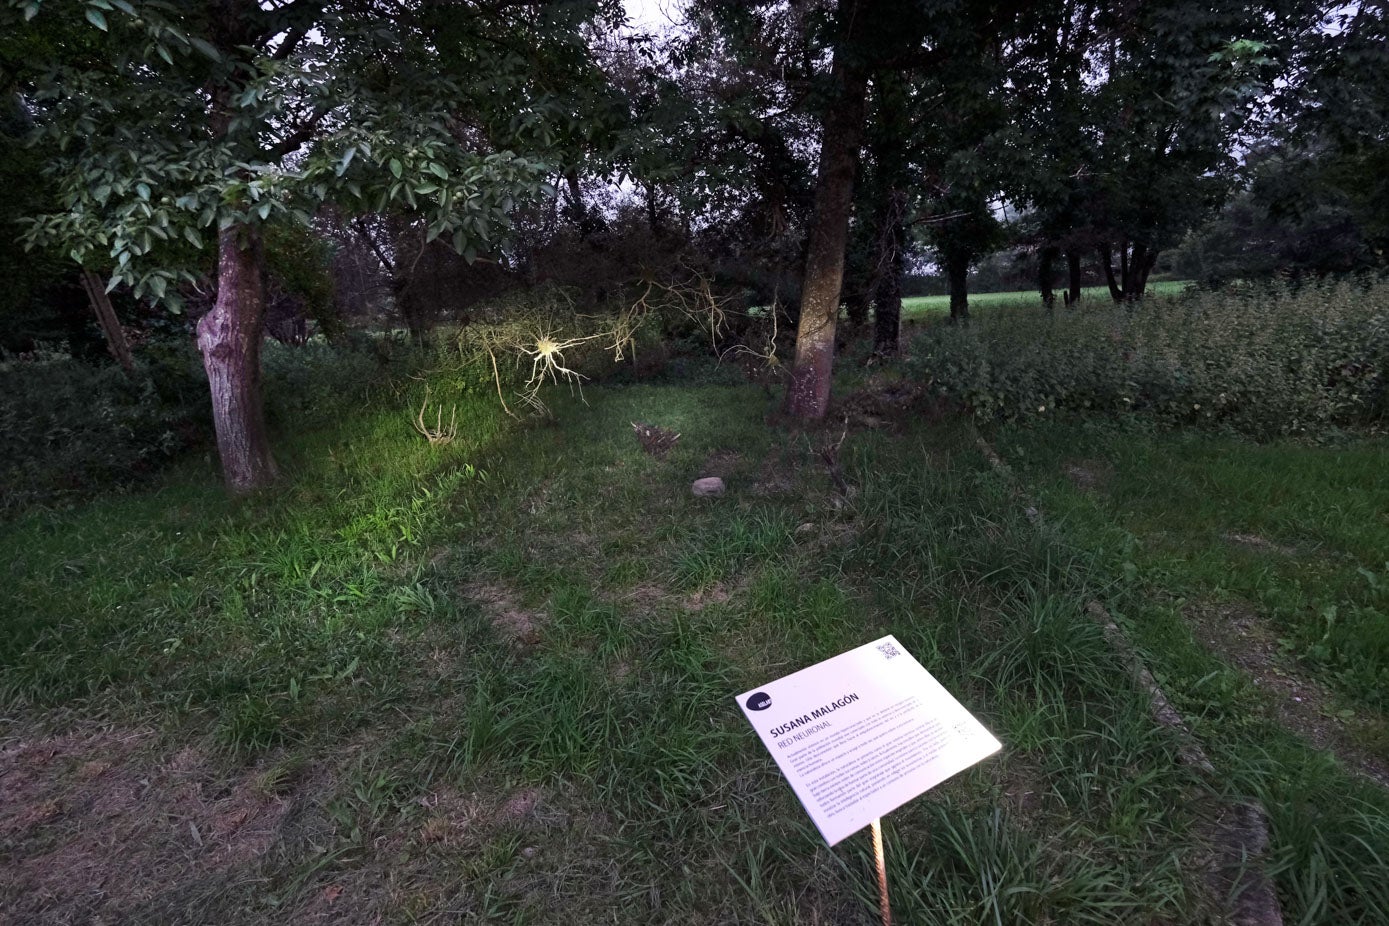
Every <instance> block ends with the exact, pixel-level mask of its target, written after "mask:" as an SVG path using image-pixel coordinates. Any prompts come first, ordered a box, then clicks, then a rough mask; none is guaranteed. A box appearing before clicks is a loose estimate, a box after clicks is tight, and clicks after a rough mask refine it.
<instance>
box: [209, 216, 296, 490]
mask: <svg viewBox="0 0 1389 926" xmlns="http://www.w3.org/2000/svg"><path fill="white" fill-rule="evenodd" d="M217 249H218V261H217V301H216V303H215V304H214V305H213V308H212V311H211V312H208V313H207V314H206V315H204V316H203V317H202V319H201V320H200V321H199V322H198V349H199V350H200V351H202V354H203V366H204V368H206V370H207V380H208V384H209V386H210V387H211V390H212V421H213V424H214V425H215V426H216V429H217V453H218V455H219V456H220V457H221V458H222V473H223V475H224V477H225V479H226V482H227V488H229V489H230V490H231V491H233V492H235V493H237V494H245V493H248V492H253V491H255V490H256V489H260V488H264V487H265V486H267V485H269V484H270V483H272V482H274V481H275V478H276V477H277V476H278V475H279V471H278V469H277V468H276V466H275V460H274V458H273V457H272V456H271V455H270V440H269V438H268V437H267V435H266V430H265V405H264V402H263V400H262V398H261V388H260V343H261V332H262V329H263V328H264V325H265V276H264V273H265V255H264V252H263V251H262V250H261V242H260V235H259V233H258V232H257V231H255V230H254V229H250V228H245V227H242V228H237V227H235V226H233V227H231V228H228V229H226V230H224V231H223V232H222V233H221V234H220V235H219V236H218V240H217Z"/></svg>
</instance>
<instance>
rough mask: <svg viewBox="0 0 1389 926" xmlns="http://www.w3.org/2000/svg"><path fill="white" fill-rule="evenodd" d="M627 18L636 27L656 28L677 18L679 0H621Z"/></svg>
mask: <svg viewBox="0 0 1389 926" xmlns="http://www.w3.org/2000/svg"><path fill="white" fill-rule="evenodd" d="M622 5H623V6H624V7H626V8H627V19H628V21H629V22H630V23H631V24H632V26H633V27H634V28H636V29H646V30H652V31H654V30H656V29H663V28H665V27H666V26H669V25H670V24H671V22H672V21H673V20H678V19H679V14H680V7H681V2H680V0H622Z"/></svg>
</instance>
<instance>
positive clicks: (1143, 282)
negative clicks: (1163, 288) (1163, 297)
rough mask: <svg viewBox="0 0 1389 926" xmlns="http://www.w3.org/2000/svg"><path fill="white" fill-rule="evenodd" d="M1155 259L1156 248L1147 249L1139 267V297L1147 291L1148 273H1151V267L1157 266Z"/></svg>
mask: <svg viewBox="0 0 1389 926" xmlns="http://www.w3.org/2000/svg"><path fill="white" fill-rule="evenodd" d="M1157 259H1158V252H1157V251H1156V250H1152V251H1149V252H1148V253H1147V257H1146V259H1145V260H1144V261H1143V266H1142V267H1141V268H1139V272H1138V290H1137V293H1138V297H1139V298H1140V299H1141V298H1143V296H1145V295H1146V294H1147V292H1148V275H1149V274H1151V273H1152V272H1153V268H1154V267H1155V266H1157Z"/></svg>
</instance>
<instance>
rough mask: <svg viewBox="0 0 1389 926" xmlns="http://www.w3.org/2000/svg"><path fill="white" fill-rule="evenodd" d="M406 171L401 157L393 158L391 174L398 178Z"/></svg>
mask: <svg viewBox="0 0 1389 926" xmlns="http://www.w3.org/2000/svg"><path fill="white" fill-rule="evenodd" d="M404 171H405V168H404V167H402V166H401V163H400V159H399V158H391V174H392V175H393V176H394V177H395V178H396V179H397V180H399V179H400V175H401V174H402V173H404Z"/></svg>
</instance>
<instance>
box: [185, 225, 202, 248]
mask: <svg viewBox="0 0 1389 926" xmlns="http://www.w3.org/2000/svg"><path fill="white" fill-rule="evenodd" d="M183 237H184V238H187V239H188V243H189V244H191V245H193V247H195V248H198V249H200V250H201V248H202V246H203V239H202V236H201V235H199V234H198V233H197V232H196V231H194V230H193V228H192V226H189V225H185V226H183Z"/></svg>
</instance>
